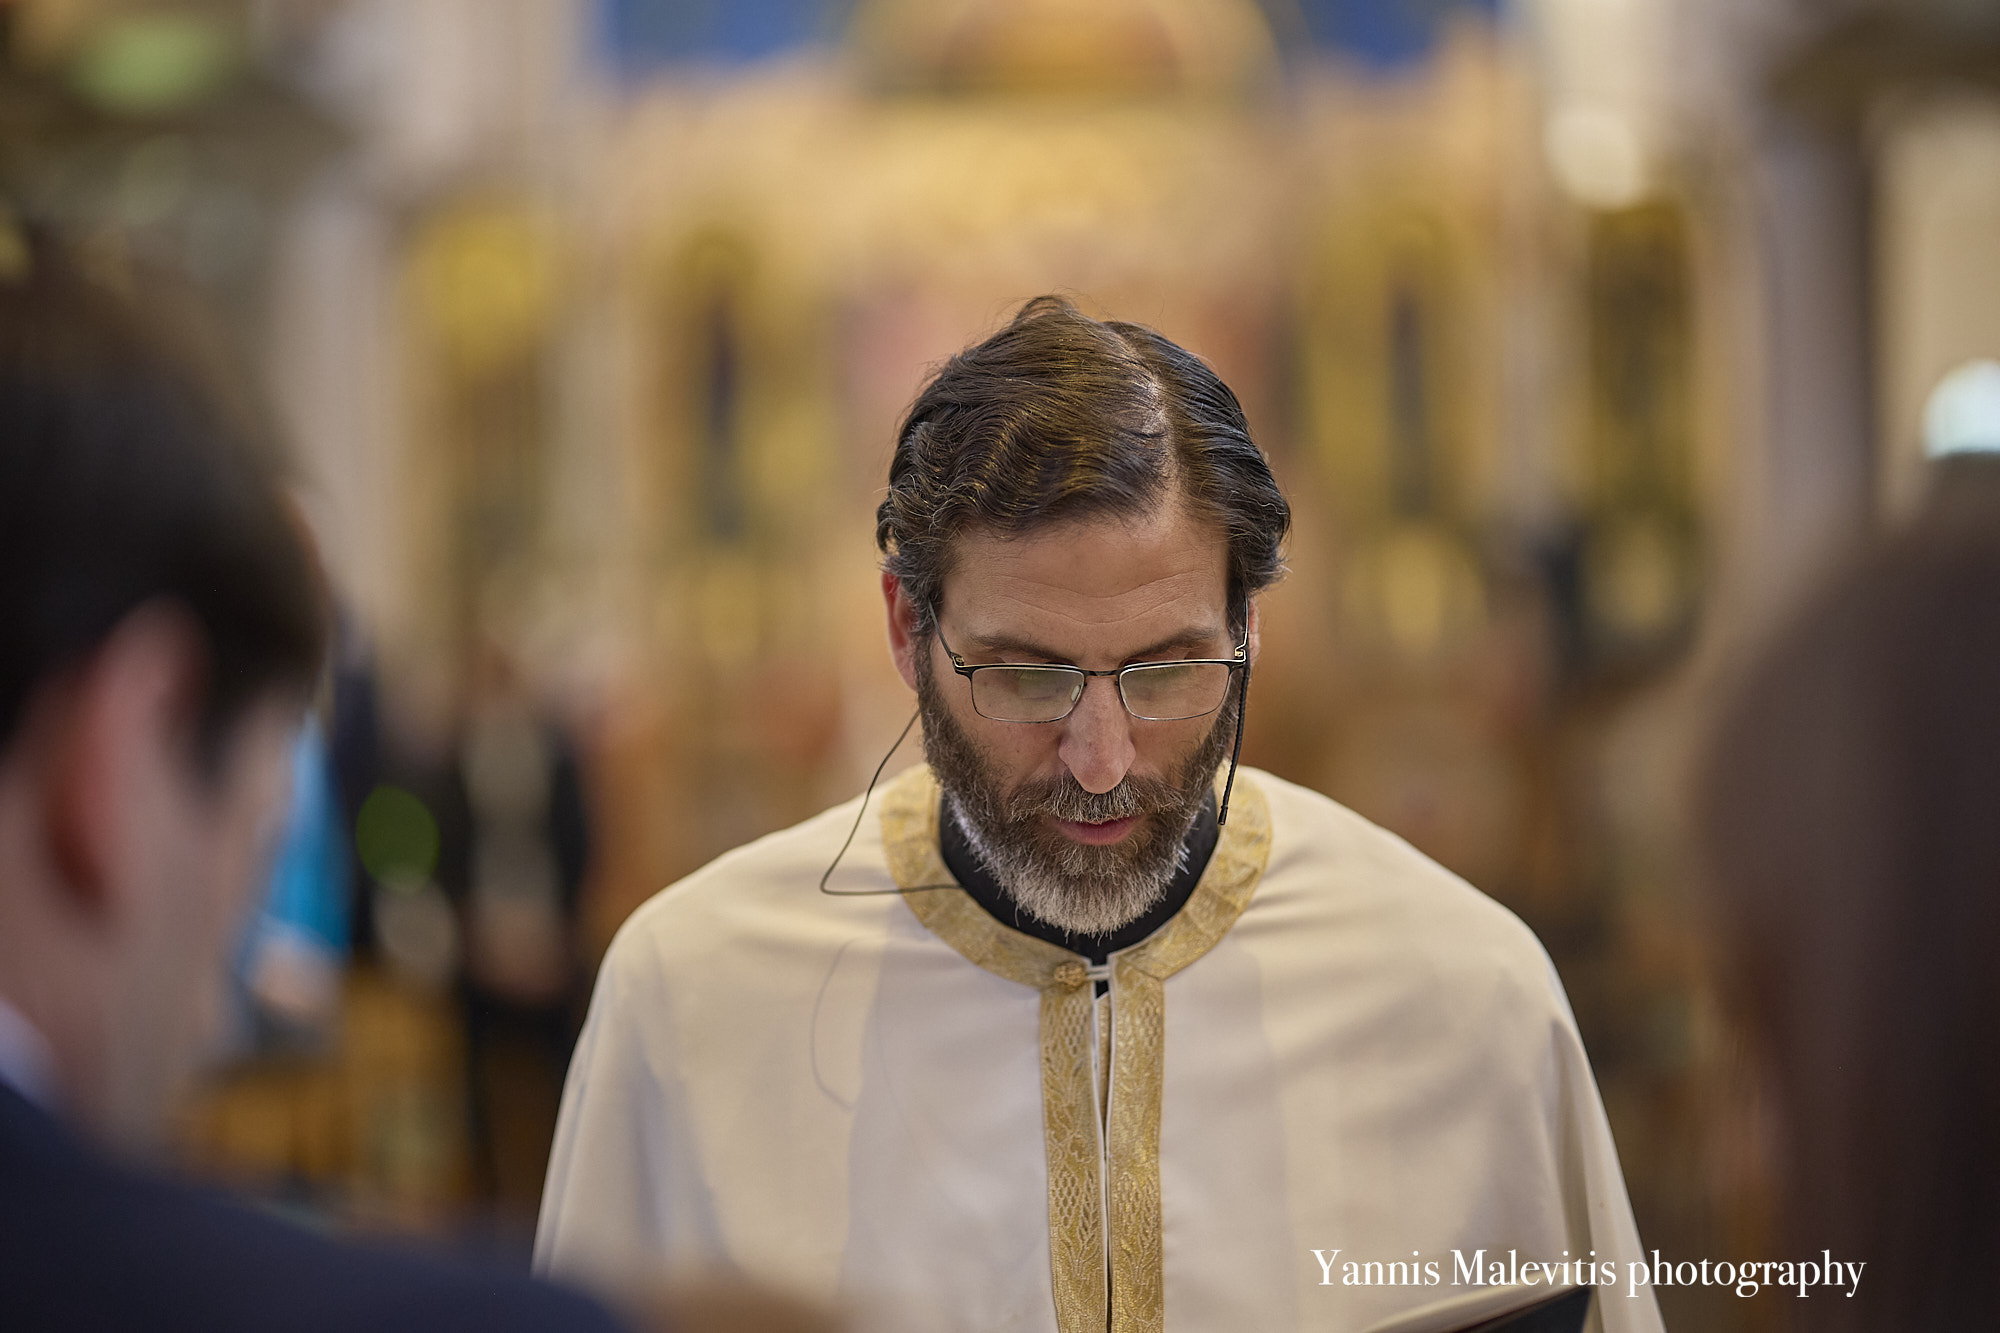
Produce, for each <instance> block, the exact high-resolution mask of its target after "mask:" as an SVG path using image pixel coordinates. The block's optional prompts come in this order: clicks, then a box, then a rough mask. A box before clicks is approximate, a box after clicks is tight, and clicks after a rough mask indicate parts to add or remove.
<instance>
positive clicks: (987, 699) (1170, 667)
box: [972, 662, 1229, 722]
mask: <svg viewBox="0 0 2000 1333" xmlns="http://www.w3.org/2000/svg"><path fill="white" fill-rule="evenodd" d="M1084 681H1085V677H1084V675H1083V673H1082V672H1080V671H1077V670H1075V669H1074V668H1071V667H1036V666H996V667H982V668H980V669H978V670H976V671H974V672H973V673H972V707H973V709H974V711H976V712H977V713H978V714H979V715H980V716H981V717H985V718H991V719H992V720H994V721H996V722H1054V721H1056V720H1057V719H1059V718H1062V717H1064V716H1066V715H1067V714H1068V713H1069V711H1070V709H1072V708H1074V707H1075V706H1076V702H1077V700H1078V699H1080V698H1081V697H1082V696H1083V687H1084ZM1118 692H1119V695H1120V697H1122V698H1123V699H1124V701H1125V708H1126V711H1128V712H1130V713H1131V714H1132V715H1133V716H1134V717H1136V718H1139V719H1141V720H1143V721H1149V722H1172V721H1178V720H1181V719H1184V718H1191V717H1202V716H1205V715H1206V714H1209V713H1213V712H1214V711H1215V710H1216V709H1218V708H1220V707H1222V701H1223V699H1224V698H1225V697H1226V696H1227V695H1228V693H1229V667H1228V666H1227V665H1226V664H1224V663H1221V662H1160V663H1141V664H1138V665H1135V666H1130V667H1127V668H1126V669H1125V670H1123V671H1121V672H1120V673H1119V674H1118Z"/></svg>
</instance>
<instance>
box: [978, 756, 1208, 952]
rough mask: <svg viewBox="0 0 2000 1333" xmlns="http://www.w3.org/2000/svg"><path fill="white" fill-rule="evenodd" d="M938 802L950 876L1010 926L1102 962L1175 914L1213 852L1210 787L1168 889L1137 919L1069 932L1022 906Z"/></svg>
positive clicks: (996, 917)
mask: <svg viewBox="0 0 2000 1333" xmlns="http://www.w3.org/2000/svg"><path fill="white" fill-rule="evenodd" d="M940 804H941V805H942V806H943V809H941V810H940V811H939V812H938V852H939V854H940V855H942V856H943V857H944V863H945V867H946V868H947V869H948V870H950V871H951V873H952V878H954V879H956V880H957V881H958V882H959V884H960V885H961V886H962V887H963V888H964V889H965V891H966V892H967V893H969V894H971V895H972V900H973V901H974V902H976V903H978V904H979V905H980V906H981V907H983V908H985V909H986V912H987V915H989V916H991V917H992V918H993V919H994V920H995V921H998V922H999V923H1000V924H1001V925H1003V926H1012V927H1013V928H1014V929H1015V930H1018V931H1020V932H1021V933H1022V934H1024V935H1033V936H1034V937H1035V938H1036V939H1040V940H1047V941H1048V942H1049V943H1050V944H1053V945H1055V946H1056V947H1058V948H1062V949H1068V950H1069V951H1070V952H1071V953H1080V954H1082V955H1083V956H1084V957H1086V958H1088V959H1090V961H1091V962H1093V963H1102V962H1104V961H1105V959H1107V958H1109V957H1110V956H1111V955H1112V954H1114V953H1117V952H1118V951H1119V950H1120V949H1128V948H1130V947H1131V946H1133V945H1135V944H1137V943H1138V942H1139V941H1141V940H1143V939H1145V938H1146V937H1147V936H1148V935H1151V934H1152V933H1153V932H1154V931H1156V930H1158V929H1159V928H1160V927H1161V926H1164V925H1166V924H1167V922H1168V921H1170V920H1172V919H1173V916H1174V913H1176V912H1178V911H1180V910H1181V908H1183V907H1185V906H1186V905H1187V900H1188V899H1189V898H1191V897H1193V896H1194V886H1195V885H1196V884H1198V883H1200V881H1201V872H1202V871H1204V870H1206V869H1207V868H1208V858H1209V857H1210V856H1212V855H1213V854H1214V853H1215V840H1216V834H1217V832H1218V830H1217V828H1216V823H1215V793H1214V792H1213V791H1210V792H1209V794H1208V799H1207V800H1206V801H1203V802H1202V806H1201V813H1200V814H1198V815H1196V816H1195V820H1194V825H1193V827H1191V828H1189V829H1188V835H1187V849H1188V854H1187V861H1186V864H1185V865H1183V866H1182V867H1181V869H1180V871H1179V873H1177V874H1176V875H1175V876H1174V878H1173V880H1172V881H1171V882H1170V883H1169V884H1168V885H1167V891H1166V894H1165V895H1164V896H1163V897H1162V898H1161V899H1160V901H1159V902H1158V903H1156V904H1154V905H1153V908H1152V910H1151V911H1149V912H1147V913H1146V914H1145V915H1144V916H1142V917H1140V918H1139V919H1138V920H1136V921H1131V922H1128V923H1126V924H1125V925H1123V926H1120V927H1119V928H1118V929H1117V930H1114V931H1109V932H1107V933H1105V934H1102V935H1072V934H1071V933H1070V932H1069V931H1066V930H1064V929H1062V928H1061V927H1059V926H1052V925H1050V924H1049V923H1048V922H1046V921H1044V920H1042V919H1041V918H1040V917H1035V916H1030V915H1028V914H1027V913H1026V912H1024V911H1022V910H1021V908H1020V907H1019V905H1017V904H1016V903H1015V902H1014V900H1013V899H1012V898H1010V897H1008V896H1007V893H1006V890H1004V889H1002V888H1001V887H1000V881H998V880H996V879H995V878H993V875H992V873H991V872H990V871H988V870H987V869H986V867H985V866H984V865H982V864H981V863H980V860H979V854H978V853H977V852H975V851H973V850H972V844H971V842H969V841H968V840H967V839H966V836H965V830H964V829H963V828H961V827H959V823H958V816H957V815H956V814H955V813H953V811H952V808H951V802H950V801H948V800H947V801H941V802H940Z"/></svg>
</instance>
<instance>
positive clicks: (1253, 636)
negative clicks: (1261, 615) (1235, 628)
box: [1243, 598, 1264, 666]
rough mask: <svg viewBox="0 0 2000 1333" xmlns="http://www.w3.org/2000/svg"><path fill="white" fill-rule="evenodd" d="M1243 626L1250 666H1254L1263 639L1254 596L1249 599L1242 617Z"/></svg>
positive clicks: (1262, 644) (1261, 648)
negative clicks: (1248, 650) (1248, 646)
mask: <svg viewBox="0 0 2000 1333" xmlns="http://www.w3.org/2000/svg"><path fill="white" fill-rule="evenodd" d="M1243 626H1244V637H1245V638H1246V639H1247V640H1248V641H1249V644H1250V663H1251V665H1252V666H1255V665H1256V663H1257V654H1258V653H1259V652H1261V651H1262V650H1263V647H1264V639H1263V632H1262V626H1261V625H1260V623H1259V621H1258V616H1257V603H1256V600H1255V599H1254V598H1253V599H1252V600H1251V602H1250V609H1249V611H1248V612H1247V613H1246V615H1245V617H1244V621H1243Z"/></svg>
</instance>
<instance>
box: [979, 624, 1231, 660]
mask: <svg viewBox="0 0 2000 1333" xmlns="http://www.w3.org/2000/svg"><path fill="white" fill-rule="evenodd" d="M1215 637H1216V631H1214V630H1212V629H1197V628H1194V627H1192V626H1190V627H1189V628H1187V629H1183V630H1178V631H1176V632H1174V633H1172V634H1169V635H1168V636H1167V637H1165V638H1164V639H1161V640H1159V641H1158V642H1157V643H1152V644H1149V645H1147V646H1146V647H1144V648H1141V649H1139V650H1138V651H1137V652H1134V653H1128V654H1126V657H1125V660H1126V661H1128V662H1129V661H1132V660H1134V659H1136V658H1141V657H1151V656H1153V655H1154V654H1156V653H1164V652H1167V651H1168V650H1169V649H1173V648H1201V647H1206V646H1207V645H1209V644H1212V643H1214V642H1215ZM966 646H967V647H968V648H970V649H972V650H973V651H975V652H980V653H1019V654H1021V655H1023V656H1025V657H1039V658H1041V659H1042V660H1044V661H1047V662H1060V663H1063V664H1065V665H1068V664H1069V663H1070V661H1071V659H1070V658H1069V657H1067V656H1066V655H1064V654H1062V653H1059V652H1057V651H1056V650H1055V649H1053V648H1050V647H1047V646H1046V645H1043V644H1039V643H1036V642H1034V641H1033V640H1032V639H1025V638H1021V637H1019V636H1016V635H1012V634H991V635H988V634H974V635H972V636H971V637H970V638H969V639H968V640H967V643H966Z"/></svg>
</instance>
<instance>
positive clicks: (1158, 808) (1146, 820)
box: [917, 671, 1236, 935]
mask: <svg viewBox="0 0 2000 1333" xmlns="http://www.w3.org/2000/svg"><path fill="white" fill-rule="evenodd" d="M917 709H918V712H919V713H920V714H921V715H922V717H923V723H924V758H925V759H926V760H928V761H929V763H930V766H931V771H932V773H933V774H935V775H936V777H937V780H938V785H939V786H940V787H941V788H942V789H943V791H944V799H946V800H947V801H949V802H951V811H952V814H953V815H954V816H955V817H956V818H957V819H958V824H959V827H960V828H961V829H963V830H964V832H965V840H966V843H967V845H968V846H969V847H970V848H971V849H972V853H973V855H974V856H976V857H978V858H979V862H980V864H981V865H982V866H984V867H985V869H986V871H987V873H989V874H991V875H992V876H993V878H994V879H995V880H996V881H997V882H998V883H999V885H1000V888H1001V891H1002V892H1003V893H1005V894H1006V895H1007V896H1008V897H1009V898H1010V899H1012V900H1013V901H1014V903H1015V905H1016V906H1018V907H1019V908H1020V909H1021V910H1022V911H1023V912H1026V913H1027V914H1028V915H1029V916H1032V917H1034V918H1036V919H1037V920H1039V921H1044V922H1046V923H1048V924H1049V925H1051V926H1054V927H1056V928H1057V929H1059V930H1064V931H1068V932H1069V933H1070V934H1072V935H1105V934H1109V933H1110V932H1112V931H1114V930H1117V929H1118V928H1119V927H1121V926H1125V925H1129V924H1130V923H1132V922H1134V921H1136V920H1138V919H1139V918H1140V917H1142V916H1144V915H1145V914H1146V913H1147V912H1148V911H1150V910H1151V909H1152V908H1153V907H1155V906H1156V905H1158V903H1159V902H1160V900H1161V899H1162V898H1163V897H1165V896H1166V892H1167V886H1168V885H1169V884H1171V883H1173V880H1174V877H1175V876H1176V875H1178V874H1180V873H1181V872H1182V871H1183V870H1185V869H1186V868H1187V859H1188V849H1187V835H1188V830H1189V829H1191V828H1192V827H1193V826H1194V821H1195V818H1196V817H1197V816H1198V815H1199V814H1200V813H1201V807H1202V803H1203V802H1204V801H1205V800H1207V798H1208V792H1209V788H1210V787H1211V786H1212V785H1213V783H1214V781H1215V770H1216V769H1217V768H1218V767H1219V766H1220V765H1221V763H1222V759H1223V756H1224V755H1226V754H1227V753H1228V751H1229V737H1230V733H1231V731H1232V730H1233V728H1234V727H1235V725H1236V712H1235V709H1236V697H1235V695H1234V694H1233V693H1232V694H1231V696H1230V698H1229V700H1228V702H1227V703H1225V704H1224V705H1223V707H1222V709H1221V711H1220V712H1218V713H1217V715H1216V720H1215V725H1214V726H1213V727H1211V728H1210V729H1209V732H1208V734H1207V735H1206V736H1205V737H1203V738H1202V740H1201V742H1200V743H1199V744H1198V745H1196V746H1195V748H1194V752H1193V753H1192V754H1190V755H1189V756H1188V757H1187V759H1186V760H1185V761H1184V762H1183V763H1182V764H1181V766H1180V769H1179V771H1178V772H1176V773H1175V775H1174V777H1173V779H1172V780H1170V781H1169V780H1162V779H1159V778H1141V777H1127V778H1126V779H1125V780H1124V781H1123V782H1121V783H1119V784H1118V785H1117V786H1116V787H1113V788H1112V789H1111V790H1110V791H1108V792H1102V793H1098V792H1090V791H1086V790H1084V788H1083V787H1082V785H1081V784H1079V783H1078V782H1077V780H1076V779H1075V778H1074V777H1072V776H1071V775H1070V774H1069V773H1067V772H1065V773H1063V774H1062V775H1061V776H1060V777H1058V778H1055V779H1045V780H1039V781H1033V782H1028V783H1023V784H1021V785H1020V786H1019V787H1017V788H1015V789H1014V790H1013V791H1004V790H1002V789H1001V787H1000V784H999V783H998V781H997V780H996V779H995V778H994V777H993V769H992V766H991V765H990V764H988V763H987V762H986V758H985V756H984V755H983V754H981V753H980V750H979V747H978V745H977V744H976V743H975V742H974V741H973V740H972V738H971V737H970V736H968V735H966V734H965V732H964V731H963V730H962V729H961V728H960V727H959V725H958V724H957V722H956V721H954V720H953V718H952V716H951V714H950V713H949V712H948V711H946V709H945V707H944V700H943V699H942V698H940V697H939V695H938V690H937V684H936V682H935V680H933V679H932V677H931V674H930V673H929V672H928V671H925V672H920V673H919V674H918V677H917ZM1022 725H1028V724H1022ZM1135 815H1136V816H1140V817H1142V818H1141V823H1140V824H1139V826H1138V827H1137V828H1135V829H1133V830H1132V832H1130V833H1129V834H1127V835H1126V836H1125V837H1124V838H1122V839H1120V840H1119V841H1118V842H1115V843H1112V844H1110V845H1109V846H1101V847H1096V846H1091V845H1089V844H1087V843H1081V842H1077V841H1076V840H1074V839H1073V838H1069V837H1065V836H1064V835H1063V834H1062V833H1061V832H1060V831H1058V830H1056V829H1054V828H1051V827H1050V826H1049V820H1050V819H1051V818H1054V819H1065V820H1073V821H1077V822H1084V823H1101V822H1103V821H1105V820H1108V819H1124V818H1128V817H1131V816H1135Z"/></svg>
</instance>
